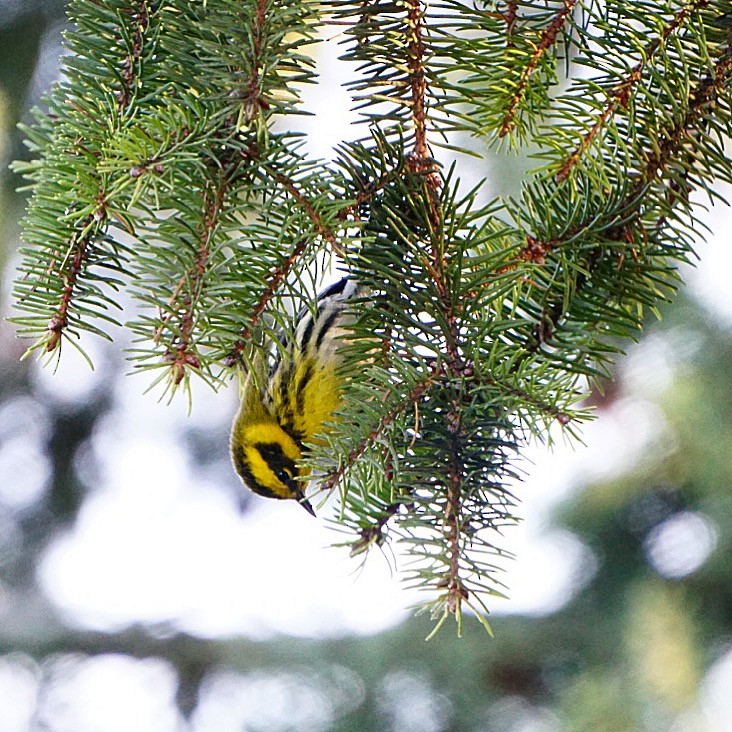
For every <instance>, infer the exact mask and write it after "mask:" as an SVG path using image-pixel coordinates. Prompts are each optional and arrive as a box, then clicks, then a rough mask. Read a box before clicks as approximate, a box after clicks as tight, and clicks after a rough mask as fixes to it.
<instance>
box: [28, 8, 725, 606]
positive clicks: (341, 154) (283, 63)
mask: <svg viewBox="0 0 732 732" xmlns="http://www.w3.org/2000/svg"><path fill="white" fill-rule="evenodd" d="M70 8H71V10H70V13H71V17H72V19H73V21H74V30H73V31H71V32H70V33H69V34H68V36H67V44H68V48H69V52H70V53H69V55H68V56H67V57H66V63H65V69H64V78H63V80H62V81H61V82H59V83H58V84H57V85H56V87H55V89H54V91H53V93H52V95H51V98H50V99H49V101H48V110H47V111H43V112H40V111H39V112H37V114H36V118H37V122H36V124H35V125H34V126H32V127H31V128H29V129H28V131H27V133H28V140H29V146H30V148H31V150H32V152H33V153H34V155H35V160H34V161H33V162H31V163H27V164H19V165H18V168H19V169H20V170H21V171H22V172H23V173H24V174H25V176H26V178H27V179H28V181H29V184H30V190H31V192H32V196H31V201H30V204H29V208H28V213H27V216H26V220H25V233H24V237H25V242H26V247H25V248H24V250H23V254H24V260H23V263H22V266H21V276H20V278H19V279H18V282H17V284H16V298H17V303H18V306H19V308H20V310H21V313H22V314H21V315H20V316H19V317H18V318H17V319H16V320H17V323H18V325H19V327H20V332H21V333H22V334H23V335H26V336H29V337H31V338H33V339H34V345H33V346H32V350H37V351H39V352H41V353H43V352H47V353H50V354H57V353H59V351H60V349H61V346H62V344H63V343H65V342H68V343H72V344H75V341H76V340H77V337H78V335H79V334H80V333H81V332H82V331H91V332H93V333H97V334H99V335H102V336H104V335H105V333H106V329H107V325H108V323H110V322H116V309H117V295H116V293H117V291H118V290H120V289H122V288H125V289H128V290H129V291H130V292H132V293H133V294H134V296H135V297H136V299H137V301H138V303H139V306H140V307H139V309H138V310H137V311H136V312H135V313H133V314H132V315H131V319H130V320H129V322H128V323H127V327H128V328H129V329H130V330H131V331H132V332H133V333H134V334H135V335H136V337H137V345H136V348H135V350H133V351H132V352H131V358H132V359H133V361H134V363H135V365H136V366H137V367H138V368H140V369H144V370H155V371H156V372H157V374H156V379H157V380H160V381H162V382H163V383H164V384H165V385H166V388H167V389H169V390H171V391H175V390H176V388H177V387H178V386H180V385H186V384H188V382H189V379H190V378H191V376H192V375H198V376H201V377H202V378H204V379H206V380H208V381H209V382H210V383H211V384H212V385H213V386H214V387H215V386H216V385H218V384H219V383H221V382H222V381H225V380H227V379H229V378H230V377H231V375H232V373H233V371H234V369H235V367H236V366H237V364H240V363H246V362H247V361H249V359H251V357H252V355H253V354H254V352H255V351H256V350H257V349H259V348H262V347H264V346H262V345H259V344H261V343H263V342H264V340H265V339H264V336H271V335H272V334H273V333H274V332H275V331H276V329H278V328H281V327H287V326H288V318H287V303H288V302H289V300H290V299H291V298H292V297H295V298H297V299H300V300H303V301H305V302H310V303H312V302H313V301H314V298H315V296H316V294H317V280H318V277H319V271H320V268H321V267H322V266H323V263H324V262H328V261H329V260H332V259H334V258H335V259H336V260H337V261H339V262H340V263H341V265H342V266H343V267H345V268H346V269H347V270H349V271H350V272H352V273H354V274H355V275H356V276H358V278H359V279H360V280H362V281H363V282H364V283H365V284H366V285H368V286H369V288H370V295H369V297H368V301H369V302H368V303H366V302H364V303H360V304H357V305H356V306H355V309H356V312H357V316H358V320H357V323H356V325H355V326H354V334H353V338H352V343H351V344H350V345H349V346H348V347H347V349H348V352H349V357H348V358H347V363H346V365H345V367H344V372H345V374H346V375H347V376H348V377H349V379H348V380H347V388H346V399H345V406H344V414H343V415H341V416H342V419H341V420H340V421H339V423H338V428H337V429H336V430H335V431H333V432H332V433H330V434H329V437H328V444H327V445H326V446H324V447H322V448H315V449H314V450H313V451H312V454H311V457H310V458H309V460H310V461H311V462H312V464H313V465H314V466H315V467H317V469H318V470H320V471H321V472H322V473H323V479H322V483H321V488H322V490H323V491H325V492H327V491H330V490H333V489H335V488H337V487H338V488H339V489H340V490H341V496H342V507H343V508H342V516H341V519H342V523H343V524H344V526H345V527H346V528H347V529H349V530H350V539H349V541H350V543H351V545H352V547H353V551H354V553H360V552H362V551H364V550H366V549H369V548H370V547H372V546H379V545H382V544H383V543H384V542H386V541H388V540H390V539H396V540H399V541H400V542H401V543H402V544H403V545H404V546H406V547H407V549H408V551H409V552H410V553H411V555H412V557H413V559H414V562H413V563H412V564H411V565H410V577H411V581H412V582H413V583H414V584H416V585H417V586H419V587H424V588H426V589H430V590H432V591H433V592H435V591H436V597H435V598H434V599H433V600H432V601H431V602H430V603H429V604H428V607H429V608H430V609H431V610H432V612H433V614H434V615H435V617H437V618H440V619H441V620H444V619H445V618H446V617H448V616H449V614H450V613H454V614H455V615H456V616H457V618H458V620H459V619H460V617H461V608H462V606H463V605H464V604H466V603H467V604H468V605H470V606H471V607H474V608H476V607H477V610H478V615H479V616H481V615H482V611H481V607H480V606H483V608H484V609H485V606H484V605H483V599H482V598H485V597H486V596H487V595H490V594H491V593H498V592H499V591H500V588H501V583H500V581H499V576H498V575H497V572H498V570H499V568H500V564H499V562H500V557H501V555H503V554H504V553H505V548H504V547H503V546H501V545H500V542H499V540H500V538H501V537H500V531H501V528H502V527H503V526H504V525H506V524H510V523H511V522H512V521H514V520H515V516H514V506H515V501H516V499H515V497H514V495H513V494H512V493H511V490H512V486H515V485H516V478H518V477H519V476H517V474H516V468H515V466H514V462H515V457H516V455H517V453H518V451H519V450H520V449H521V448H522V446H523V445H525V443H526V441H527V439H528V438H529V437H531V436H535V437H538V438H540V439H544V440H548V439H550V437H551V431H552V429H553V425H559V427H560V429H562V430H563V431H564V432H568V433H569V434H572V435H573V434H574V427H575V424H576V423H577V421H578V420H579V419H580V418H582V417H583V416H584V412H583V411H582V410H578V409H577V408H576V405H577V402H578V401H579V400H580V399H581V397H582V395H583V394H584V393H585V391H586V389H587V385H588V383H590V382H592V381H593V380H595V379H596V378H598V377H599V376H602V375H604V374H606V372H607V366H608V364H609V362H610V359H611V358H612V356H613V354H614V353H616V352H617V351H618V348H619V346H618V343H619V340H620V339H623V338H628V337H633V336H634V335H635V334H637V332H638V330H639V328H640V327H641V323H642V320H643V317H644V314H645V312H646V311H647V310H648V309H651V310H652V309H653V308H654V307H655V305H656V304H657V303H658V302H659V301H662V300H665V299H668V298H669V297H671V295H672V294H673V292H674V289H675V286H676V284H677V276H676V267H677V265H678V264H679V263H680V262H683V261H685V260H687V259H688V258H689V257H690V255H691V254H692V244H693V241H694V239H695V237H697V236H698V235H699V233H700V232H699V231H697V230H696V229H697V228H698V227H697V222H696V219H695V214H694V205H695V204H694V202H693V200H692V194H695V195H696V196H697V199H698V194H700V193H701V194H706V195H707V196H708V197H709V198H710V199H711V200H714V198H715V194H714V188H713V187H714V184H715V181H716V180H717V179H722V180H726V181H730V180H732V164H730V161H729V160H728V158H727V156H726V155H725V151H724V144H725V139H726V137H727V136H728V135H729V133H730V128H732V110H731V109H730V102H731V97H730V75H731V74H732V47H731V45H730V31H729V26H730V23H729V22H728V19H729V15H728V14H727V10H728V5H727V3H724V2H722V1H721V0H718V1H716V2H715V1H714V0H684V1H683V2H681V1H678V0H656V1H653V2H652V1H650V0H642V1H641V2H635V3H627V2H619V0H608V1H607V2H605V3H596V2H594V0H584V1H583V0H562V1H561V2H556V1H553V0H547V1H546V2H538V3H537V2H530V1H527V2H523V1H521V0H514V1H511V0H509V1H508V2H489V3H486V2H460V1H459V0H438V1H435V2H429V3H425V2H421V1H420V0H391V1H387V0H362V1H361V2H340V1H339V2H314V1H311V0H248V1H247V2H244V3H242V2H240V0H206V2H196V3H191V2H182V0H168V1H166V2H165V3H162V2H158V1H156V0H147V1H146V0H138V2H125V1H123V0H112V1H111V2H107V3H97V2H93V1H92V0H74V1H73V2H72V3H71V6H70ZM334 28H336V29H338V31H339V32H340V33H341V34H342V35H341V39H342V40H341V42H342V46H343V58H344V60H345V61H346V62H349V63H350V65H351V68H352V69H353V81H352V82H351V84H350V85H349V88H350V91H351V93H352V96H353V99H354V103H355V105H356V106H357V108H358V109H359V110H360V112H361V114H362V115H363V123H364V124H363V126H362V127H361V128H360V130H358V131H357V134H359V135H360V137H359V138H358V139H357V140H355V141H351V142H344V143H343V144H342V145H341V146H340V147H339V149H338V154H337V156H336V159H335V160H334V161H321V160H314V159H312V158H310V157H309V156H308V155H307V154H306V152H305V151H304V148H303V146H302V138H301V137H300V136H299V135H298V134H296V129H297V118H296V117H293V115H298V114H302V113H304V112H307V110H306V109H304V108H303V105H302V104H301V102H300V98H299V91H300V89H301V88H302V85H303V84H306V83H314V82H316V81H317V78H316V76H315V73H314V64H313V55H314V54H316V53H317V44H318V43H319V42H320V41H319V38H320V36H319V33H321V31H323V30H325V32H326V34H332V33H333V29H334ZM563 69H564V70H566V80H565V81H563V82H562V83H561V84H560V83H558V78H559V75H560V72H561V71H562V70H563ZM275 123H276V124H275ZM466 134H469V135H472V136H475V137H477V138H479V139H480V140H481V141H482V142H483V143H484V144H485V145H486V147H490V146H498V147H501V146H502V145H505V144H506V143H508V145H510V146H511V147H528V146H530V149H532V150H535V151H536V152H535V155H536V157H537V159H538V160H539V165H540V167H539V168H538V169H537V170H535V171H534V172H533V173H532V174H531V175H530V176H529V178H528V179H527V180H526V181H525V183H524V186H523V192H522V194H521V196H519V197H518V198H517V199H515V200H514V199H509V200H494V201H491V202H490V203H488V204H483V203H481V202H480V201H481V200H482V199H481V198H480V196H479V194H480V193H482V186H481V187H479V188H478V189H476V190H474V191H471V192H469V193H467V194H465V193H464V192H462V193H461V188H460V186H459V178H458V171H457V170H456V169H455V167H454V166H453V167H448V168H445V167H443V166H441V165H440V164H439V162H438V159H437V158H439V154H437V153H438V152H439V150H438V148H439V147H440V146H444V147H448V148H457V149H460V148H461V146H463V147H464V146H465V138H464V135H466ZM497 562H498V564H497ZM476 603H477V605H476Z"/></svg>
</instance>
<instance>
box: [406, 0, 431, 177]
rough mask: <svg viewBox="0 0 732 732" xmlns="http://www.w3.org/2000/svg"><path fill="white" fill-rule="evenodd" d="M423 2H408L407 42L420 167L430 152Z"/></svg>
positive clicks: (415, 140)
mask: <svg viewBox="0 0 732 732" xmlns="http://www.w3.org/2000/svg"><path fill="white" fill-rule="evenodd" d="M422 24H423V11H422V0H407V25H408V26H409V40H408V42H407V50H408V61H407V65H408V68H409V86H410V88H411V96H412V119H413V121H414V156H415V158H416V159H417V163H418V164H419V165H422V166H424V165H427V164H428V163H427V161H429V160H430V158H431V156H430V151H429V146H428V144H427V104H426V99H425V98H426V93H427V80H426V77H425V73H424V55H425V47H424V41H423V40H422Z"/></svg>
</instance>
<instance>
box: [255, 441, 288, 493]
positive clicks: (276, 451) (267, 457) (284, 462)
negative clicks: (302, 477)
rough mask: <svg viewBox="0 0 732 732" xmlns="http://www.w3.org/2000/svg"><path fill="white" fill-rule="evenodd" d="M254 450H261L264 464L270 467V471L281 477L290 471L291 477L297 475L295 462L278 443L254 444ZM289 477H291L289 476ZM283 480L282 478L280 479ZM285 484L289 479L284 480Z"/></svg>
mask: <svg viewBox="0 0 732 732" xmlns="http://www.w3.org/2000/svg"><path fill="white" fill-rule="evenodd" d="M254 448H255V449H256V450H259V454H260V455H261V456H262V459H263V460H264V462H266V463H267V465H268V466H269V467H270V470H271V471H272V472H273V473H274V474H275V475H276V476H277V477H279V476H280V475H281V474H282V472H283V471H288V472H289V475H290V476H293V477H294V476H296V475H297V467H296V466H295V461H294V460H291V459H290V458H288V457H287V455H285V453H284V452H282V446H281V445H279V444H278V443H276V442H257V443H255V444H254ZM288 477H289V476H288ZM280 480H282V478H280ZM282 482H283V483H286V482H287V479H285V480H282Z"/></svg>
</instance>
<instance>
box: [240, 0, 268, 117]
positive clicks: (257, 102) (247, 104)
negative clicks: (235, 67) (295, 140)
mask: <svg viewBox="0 0 732 732" xmlns="http://www.w3.org/2000/svg"><path fill="white" fill-rule="evenodd" d="M266 23H267V0H256V5H255V8H254V16H253V23H252V38H253V44H252V64H251V69H252V71H251V74H250V76H249V79H248V80H247V82H246V91H244V92H243V94H241V96H242V97H243V103H244V114H245V116H246V119H247V121H248V122H251V121H253V120H254V119H255V118H256V117H257V116H258V114H259V111H260V110H267V109H269V108H270V104H269V102H268V101H267V100H266V99H265V97H264V96H263V95H262V90H261V89H260V81H261V69H262V67H263V61H262V58H263V55H264V48H265V42H266V38H265V32H264V28H265V25H266Z"/></svg>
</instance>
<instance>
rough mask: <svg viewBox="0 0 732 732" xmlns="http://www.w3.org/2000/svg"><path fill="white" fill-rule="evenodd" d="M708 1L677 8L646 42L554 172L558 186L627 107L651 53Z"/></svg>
mask: <svg viewBox="0 0 732 732" xmlns="http://www.w3.org/2000/svg"><path fill="white" fill-rule="evenodd" d="M709 2H710V0H696V2H694V3H692V4H690V5H686V6H684V7H683V8H681V10H679V11H678V13H676V15H675V16H674V19H673V20H672V21H671V22H670V23H669V24H668V25H667V26H666V27H665V28H664V29H663V32H662V33H661V35H660V36H658V37H657V38H654V39H653V40H652V41H651V42H650V43H648V45H647V46H646V47H645V49H644V52H643V56H642V58H641V60H640V61H639V62H638V63H637V64H636V65H635V66H634V67H633V68H632V69H631V70H630V72H629V73H628V75H627V76H626V77H625V78H624V79H623V80H622V81H620V82H618V83H617V84H615V86H613V87H612V89H610V91H609V92H608V97H609V98H610V101H609V102H608V103H607V105H606V107H605V109H604V110H603V111H602V113H601V114H600V115H599V117H597V118H596V120H595V123H594V124H593V125H592V127H591V128H590V129H589V131H588V132H587V133H585V135H584V136H583V138H582V140H581V142H580V144H579V145H578V146H577V147H576V148H575V150H574V151H573V152H572V153H571V154H570V155H569V156H568V157H567V158H566V159H565V161H564V163H563V164H562V166H561V168H560V169H559V172H557V174H556V180H557V182H558V183H561V182H562V181H564V180H566V178H567V177H568V176H569V174H570V172H571V171H572V168H574V166H575V165H577V163H578V162H579V160H580V158H581V157H582V155H583V154H584V153H585V151H586V150H587V149H588V148H589V147H590V145H591V144H592V142H593V140H594V139H595V137H597V135H598V133H599V132H600V130H601V129H603V128H604V127H605V125H606V124H607V121H608V120H609V119H610V117H612V115H613V114H614V113H615V112H616V110H617V109H618V107H627V106H628V103H629V101H630V93H631V90H632V88H633V86H634V85H635V84H636V83H638V81H640V79H641V78H642V72H643V69H644V68H645V67H646V66H647V65H648V63H649V62H650V61H651V60H652V59H653V56H654V54H655V53H656V51H657V50H658V49H659V48H660V47H661V44H662V43H665V41H666V40H667V39H668V37H669V36H670V35H671V34H672V33H675V32H676V31H677V30H679V29H680V28H681V26H682V25H683V24H684V22H685V21H686V19H687V18H688V17H689V16H690V15H691V14H692V13H695V12H697V11H698V10H701V8H703V7H705V6H706V5H708V4H709Z"/></svg>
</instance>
